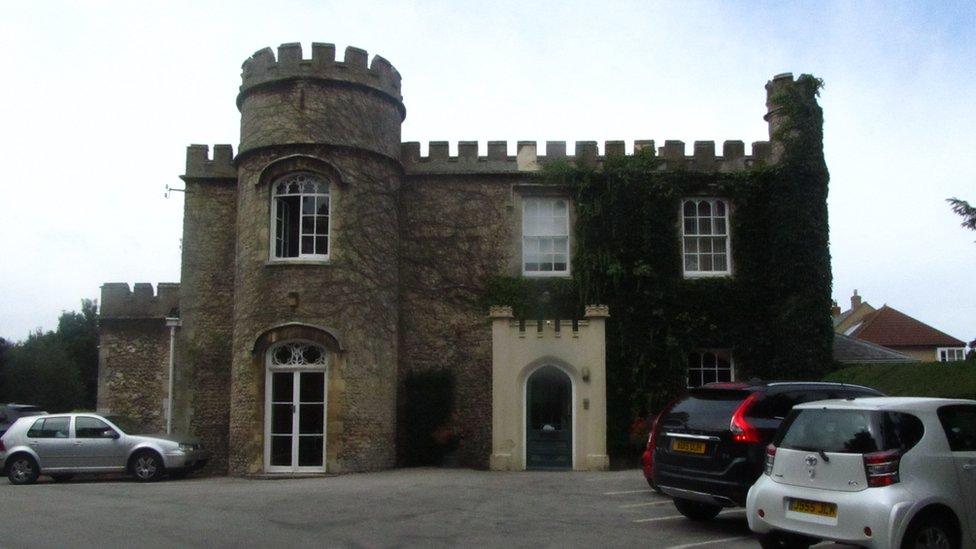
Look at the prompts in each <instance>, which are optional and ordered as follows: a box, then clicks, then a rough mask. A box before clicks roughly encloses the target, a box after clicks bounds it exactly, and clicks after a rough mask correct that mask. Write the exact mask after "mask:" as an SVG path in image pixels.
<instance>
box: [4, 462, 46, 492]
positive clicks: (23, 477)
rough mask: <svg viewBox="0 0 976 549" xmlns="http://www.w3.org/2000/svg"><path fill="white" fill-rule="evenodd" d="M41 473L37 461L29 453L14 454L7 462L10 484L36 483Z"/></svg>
mask: <svg viewBox="0 0 976 549" xmlns="http://www.w3.org/2000/svg"><path fill="white" fill-rule="evenodd" d="M40 473H41V472H40V470H39V469H38V467H37V462H36V461H34V458H32V457H30V456H27V455H19V456H14V457H13V459H11V460H10V462H9V463H7V478H8V479H10V484H16V485H23V484H34V483H35V482H37V477H38V476H39V475H40Z"/></svg>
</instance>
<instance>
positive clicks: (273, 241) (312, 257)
mask: <svg viewBox="0 0 976 549" xmlns="http://www.w3.org/2000/svg"><path fill="white" fill-rule="evenodd" d="M298 174H307V175H308V176H310V179H312V180H313V181H316V182H318V184H320V185H324V187H325V192H313V193H306V192H304V191H301V192H298V193H284V194H278V192H277V190H278V185H279V184H280V183H282V182H283V181H284V180H286V179H288V178H290V177H293V176H295V175H298ZM281 196H298V197H299V199H298V215H299V221H298V235H297V238H298V255H297V256H295V257H278V255H277V243H278V236H279V235H278V207H277V206H278V203H277V199H278V197H281ZM306 196H326V197H328V200H329V211H328V213H327V214H326V215H327V216H328V220H329V221H328V227H327V228H326V233H325V234H324V235H319V234H318V233H312V234H311V235H306V234H305V233H304V232H303V227H302V225H303V224H302V220H301V216H302V215H303V214H302V206H303V202H304V198H305V197H306ZM332 199H333V196H332V182H331V181H330V180H329V179H328V178H326V177H325V176H323V175H321V174H318V173H315V172H309V171H306V170H301V171H296V172H291V173H288V174H286V175H283V176H281V177H279V178H278V179H276V180H275V181H274V182H273V183H272V184H271V198H270V200H271V202H270V204H271V207H270V210H271V211H270V214H271V221H270V227H271V230H270V231H269V234H270V237H271V238H270V242H269V246H268V248H269V249H268V255H269V259H270V261H271V262H275V263H289V262H309V261H311V262H317V263H327V262H328V261H329V257H330V255H331V254H332V245H333V239H332ZM312 215H313V217H315V218H316V220H315V223H318V219H317V218H318V217H320V214H318V213H317V212H316V213H315V214H312ZM303 236H311V237H312V242H313V246H314V245H315V244H314V242H315V239H316V238H318V237H322V236H324V237H325V240H326V246H327V248H328V253H325V254H316V253H302V237H303Z"/></svg>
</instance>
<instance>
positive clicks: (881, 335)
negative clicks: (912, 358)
mask: <svg viewBox="0 0 976 549" xmlns="http://www.w3.org/2000/svg"><path fill="white" fill-rule="evenodd" d="M851 336H852V337H855V338H857V339H861V340H864V341H870V342H871V343H876V344H878V345H883V346H885V347H965V346H966V343H965V342H962V341H960V340H958V339H956V338H954V337H952V336H951V335H949V334H946V333H944V332H940V331H939V330H936V329H935V328H933V327H931V326H929V325H928V324H925V323H924V322H921V321H919V320H915V319H914V318H912V317H910V316H908V315H906V314H905V313H903V312H901V311H898V310H895V309H892V308H891V307H889V306H887V305H885V306H883V307H881V308H880V309H878V310H877V311H875V312H873V313H871V314H869V315H867V316H865V317H864V321H863V322H862V324H861V327H860V328H858V329H857V330H855V331H854V332H853V333H851Z"/></svg>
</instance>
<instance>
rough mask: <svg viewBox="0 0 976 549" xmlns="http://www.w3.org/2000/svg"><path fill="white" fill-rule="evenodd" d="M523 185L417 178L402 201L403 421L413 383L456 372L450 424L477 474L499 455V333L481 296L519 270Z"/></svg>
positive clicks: (462, 458) (464, 178)
mask: <svg viewBox="0 0 976 549" xmlns="http://www.w3.org/2000/svg"><path fill="white" fill-rule="evenodd" d="M521 182H525V180H523V179H514V178H511V177H507V178H506V177H503V178H499V177H497V176H496V177H490V176H440V177H436V176H435V177H421V176H416V177H409V178H407V179H405V182H404V185H403V187H402V190H401V194H400V205H401V212H402V213H401V222H400V227H401V229H400V230H401V245H402V252H401V262H400V280H401V302H400V318H401V321H400V375H399V377H400V380H399V381H400V386H401V390H400V396H401V401H400V402H399V408H400V410H399V415H400V418H401V419H400V421H399V424H400V425H401V426H402V425H404V424H405V421H404V420H403V417H404V414H406V413H408V412H409V411H408V410H407V407H409V406H410V403H407V402H405V401H404V400H403V398H404V395H405V391H404V389H403V384H404V381H405V379H406V378H407V377H408V376H409V375H410V374H411V373H413V372H422V371H425V370H431V369H442V368H443V369H448V370H450V371H452V372H453V373H454V376H455V384H454V385H455V395H454V397H455V398H454V402H455V406H454V417H453V421H452V425H450V426H449V427H450V428H451V429H452V430H453V431H454V432H455V433H456V434H457V435H459V436H460V446H459V448H458V459H459V462H460V463H461V464H462V465H465V466H470V467H482V468H484V467H487V466H488V457H489V455H490V453H491V398H492V396H491V330H490V328H489V324H488V320H487V311H486V310H484V309H483V306H482V304H481V303H480V301H479V298H480V296H481V293H482V283H483V281H484V280H485V279H486V278H487V277H490V276H496V275H511V274H515V272H513V268H514V269H518V259H517V255H518V254H517V249H516V247H515V243H516V242H517V234H518V233H517V231H518V227H519V226H520V216H519V215H517V212H518V208H517V207H516V202H517V198H516V196H517V194H518V192H517V191H515V188H516V184H517V183H521ZM403 434H404V433H401V435H403ZM401 440H402V437H401Z"/></svg>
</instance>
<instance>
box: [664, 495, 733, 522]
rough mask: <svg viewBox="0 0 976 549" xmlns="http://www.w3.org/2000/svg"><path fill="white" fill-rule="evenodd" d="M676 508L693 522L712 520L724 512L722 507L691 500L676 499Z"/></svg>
mask: <svg viewBox="0 0 976 549" xmlns="http://www.w3.org/2000/svg"><path fill="white" fill-rule="evenodd" d="M674 506H675V507H676V508H677V509H678V512H679V513H681V514H682V515H684V516H686V517H688V518H690V519H691V520H712V519H713V518H715V516H716V515H718V514H719V512H720V511H721V510H722V506H721V505H713V504H710V503H701V502H698V501H691V500H690V499H681V498H674Z"/></svg>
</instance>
